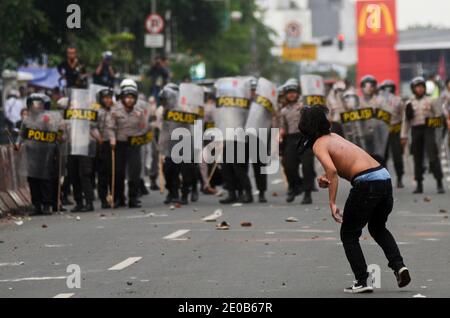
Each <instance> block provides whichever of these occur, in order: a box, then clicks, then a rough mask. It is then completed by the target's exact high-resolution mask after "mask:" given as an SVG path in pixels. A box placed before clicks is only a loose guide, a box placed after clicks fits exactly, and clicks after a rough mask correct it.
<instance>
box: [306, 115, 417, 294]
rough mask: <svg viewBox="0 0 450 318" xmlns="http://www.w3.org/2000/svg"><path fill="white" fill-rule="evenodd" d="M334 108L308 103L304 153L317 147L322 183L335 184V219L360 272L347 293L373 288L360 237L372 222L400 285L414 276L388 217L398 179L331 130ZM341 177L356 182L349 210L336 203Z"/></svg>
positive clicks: (352, 262) (349, 256)
mask: <svg viewBox="0 0 450 318" xmlns="http://www.w3.org/2000/svg"><path fill="white" fill-rule="evenodd" d="M327 112H328V110H327V109H325V108H324V107H321V106H314V107H305V108H303V109H302V111H301V120H300V123H299V129H300V132H301V134H302V137H301V140H300V142H299V152H300V154H301V153H302V152H304V151H305V150H306V149H308V148H309V149H311V148H312V149H313V151H314V154H315V156H316V157H317V158H318V159H319V161H320V163H321V164H322V166H323V168H324V169H325V175H323V176H321V177H319V178H318V179H317V180H318V183H319V186H320V187H321V188H323V189H326V188H328V189H329V197H330V199H329V200H330V208H331V214H332V216H333V219H334V220H335V221H336V222H338V223H341V224H342V226H341V240H342V243H343V245H344V250H345V254H346V256H347V259H348V261H349V263H350V266H351V268H352V271H353V273H354V275H355V277H356V281H355V283H354V285H353V286H351V287H349V288H346V289H345V290H344V291H345V292H347V293H353V294H356V293H371V292H373V286H372V284H371V282H370V280H369V277H370V275H369V273H368V272H367V264H366V260H365V258H364V255H363V252H362V250H361V246H360V244H359V238H360V236H361V234H362V229H363V228H364V227H365V226H366V225H367V224H368V227H369V232H370V235H371V236H372V237H373V239H374V240H375V241H376V242H377V244H378V245H379V246H380V247H381V248H382V249H383V251H384V254H385V255H386V258H387V259H388V260H389V267H390V268H391V269H392V270H393V271H394V274H395V276H396V278H397V283H398V286H399V287H400V288H403V287H405V286H407V285H408V284H409V283H410V281H411V278H410V275H409V271H408V269H407V268H406V267H405V264H404V263H403V258H402V256H401V255H400V251H399V248H398V246H397V243H396V241H395V239H394V237H393V236H392V234H391V233H390V232H389V231H388V230H387V229H386V222H387V219H388V216H389V214H390V213H391V211H392V208H393V197H392V182H391V176H390V175H389V172H388V171H387V170H386V169H385V168H383V167H382V166H380V164H379V163H378V162H377V161H376V160H375V159H373V158H372V157H371V156H370V155H369V154H367V153H366V152H365V151H364V150H362V149H361V148H359V147H358V146H356V145H354V144H352V143H351V142H349V141H347V140H345V139H344V138H342V137H340V136H339V135H337V134H332V133H331V132H330V129H331V125H330V123H329V121H328V119H327ZM339 177H341V178H344V179H346V180H348V181H350V182H351V184H352V186H353V188H352V190H351V192H350V195H349V197H348V199H347V202H346V204H345V208H344V213H343V214H341V211H340V210H339V208H338V207H337V205H336V196H337V191H338V184H339Z"/></svg>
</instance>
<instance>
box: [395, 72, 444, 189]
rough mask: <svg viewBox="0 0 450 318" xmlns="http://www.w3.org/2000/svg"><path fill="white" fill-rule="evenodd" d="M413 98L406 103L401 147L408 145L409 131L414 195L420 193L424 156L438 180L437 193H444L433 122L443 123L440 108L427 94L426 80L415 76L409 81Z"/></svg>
mask: <svg viewBox="0 0 450 318" xmlns="http://www.w3.org/2000/svg"><path fill="white" fill-rule="evenodd" d="M411 90H412V93H413V95H414V96H413V97H412V98H411V99H410V100H409V101H408V102H407V103H406V111H405V114H404V117H403V127H402V133H401V137H402V145H403V146H406V145H407V143H408V135H409V132H410V130H411V136H412V143H411V148H412V154H413V158H414V176H415V179H416V182H417V188H416V190H415V191H414V194H420V193H423V174H424V172H425V171H424V160H425V153H426V154H427V157H428V160H429V163H430V170H431V172H432V173H433V176H434V178H435V179H436V181H437V188H438V193H440V194H443V193H445V190H444V186H443V180H442V179H443V173H442V167H441V161H440V160H439V146H440V145H438V144H437V142H436V129H437V128H436V125H435V123H436V120H437V121H438V122H439V118H441V120H442V109H439V107H438V105H437V104H436V103H434V102H433V101H432V100H431V98H430V97H429V96H427V95H426V81H425V79H424V78H423V77H416V78H414V79H413V80H412V81H411Z"/></svg>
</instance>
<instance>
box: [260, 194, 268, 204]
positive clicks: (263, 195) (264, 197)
mask: <svg viewBox="0 0 450 318" xmlns="http://www.w3.org/2000/svg"><path fill="white" fill-rule="evenodd" d="M259 203H267V199H266V196H265V194H264V192H263V191H259Z"/></svg>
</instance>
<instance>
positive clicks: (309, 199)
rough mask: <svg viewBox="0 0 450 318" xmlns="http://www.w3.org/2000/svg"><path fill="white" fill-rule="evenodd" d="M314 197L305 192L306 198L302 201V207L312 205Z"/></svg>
mask: <svg viewBox="0 0 450 318" xmlns="http://www.w3.org/2000/svg"><path fill="white" fill-rule="evenodd" d="M312 203H313V201H312V197H311V192H309V191H307V192H305V196H304V197H303V201H302V205H309V204H312Z"/></svg>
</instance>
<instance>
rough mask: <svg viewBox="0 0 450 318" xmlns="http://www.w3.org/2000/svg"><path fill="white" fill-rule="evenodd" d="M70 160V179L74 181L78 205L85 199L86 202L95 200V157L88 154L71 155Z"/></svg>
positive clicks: (75, 197) (74, 195) (74, 191)
mask: <svg viewBox="0 0 450 318" xmlns="http://www.w3.org/2000/svg"><path fill="white" fill-rule="evenodd" d="M68 161H69V162H68V170H69V179H70V181H71V182H72V186H73V197H74V199H75V202H76V203H77V204H78V205H83V199H84V200H85V201H86V203H89V202H93V201H94V199H95V197H94V187H93V185H92V174H93V171H94V170H93V169H94V159H93V158H91V157H87V156H69V158H68Z"/></svg>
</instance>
